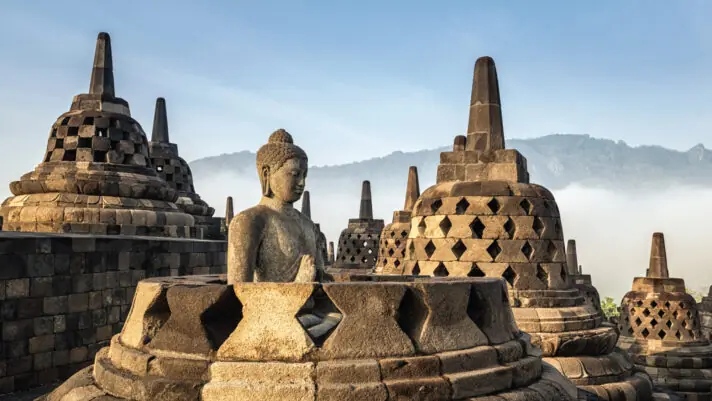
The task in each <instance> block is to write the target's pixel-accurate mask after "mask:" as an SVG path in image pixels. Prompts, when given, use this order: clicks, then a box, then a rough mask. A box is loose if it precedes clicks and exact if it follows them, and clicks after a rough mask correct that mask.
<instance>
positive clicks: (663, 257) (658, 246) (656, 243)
mask: <svg viewBox="0 0 712 401" xmlns="http://www.w3.org/2000/svg"><path fill="white" fill-rule="evenodd" d="M647 276H648V277H650V278H670V273H669V272H668V265H667V254H666V253H665V236H664V235H663V233H654V234H653V244H652V246H651V247H650V268H648V274H647Z"/></svg>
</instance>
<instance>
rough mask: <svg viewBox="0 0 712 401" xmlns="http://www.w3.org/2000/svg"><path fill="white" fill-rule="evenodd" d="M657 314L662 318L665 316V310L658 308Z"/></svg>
mask: <svg viewBox="0 0 712 401" xmlns="http://www.w3.org/2000/svg"><path fill="white" fill-rule="evenodd" d="M658 316H660V317H661V318H662V317H663V316H665V311H664V310H662V309H660V310H659V311H658Z"/></svg>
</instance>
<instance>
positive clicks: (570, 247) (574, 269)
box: [566, 239, 581, 275]
mask: <svg viewBox="0 0 712 401" xmlns="http://www.w3.org/2000/svg"><path fill="white" fill-rule="evenodd" d="M578 267H579V264H578V255H577V254H576V240H574V239H570V240H569V241H568V242H567V243H566V268H567V270H568V271H569V274H572V275H579V274H581V272H580V271H579V270H578Z"/></svg>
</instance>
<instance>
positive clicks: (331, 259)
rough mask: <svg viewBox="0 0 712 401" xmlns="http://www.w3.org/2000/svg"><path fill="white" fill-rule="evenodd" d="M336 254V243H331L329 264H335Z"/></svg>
mask: <svg viewBox="0 0 712 401" xmlns="http://www.w3.org/2000/svg"><path fill="white" fill-rule="evenodd" d="M334 255H335V253H334V241H329V250H328V259H329V264H330V265H331V264H334V258H335V256H334Z"/></svg>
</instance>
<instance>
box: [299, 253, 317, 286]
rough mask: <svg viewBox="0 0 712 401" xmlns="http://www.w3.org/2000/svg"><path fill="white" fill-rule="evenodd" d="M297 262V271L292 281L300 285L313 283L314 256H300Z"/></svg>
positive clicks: (314, 273)
mask: <svg viewBox="0 0 712 401" xmlns="http://www.w3.org/2000/svg"><path fill="white" fill-rule="evenodd" d="M299 260H300V262H299V270H297V277H295V278H294V281H295V282H300V283H311V282H313V281H315V280H316V264H315V263H314V256H312V255H302V257H301V258H300V259H299Z"/></svg>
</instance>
